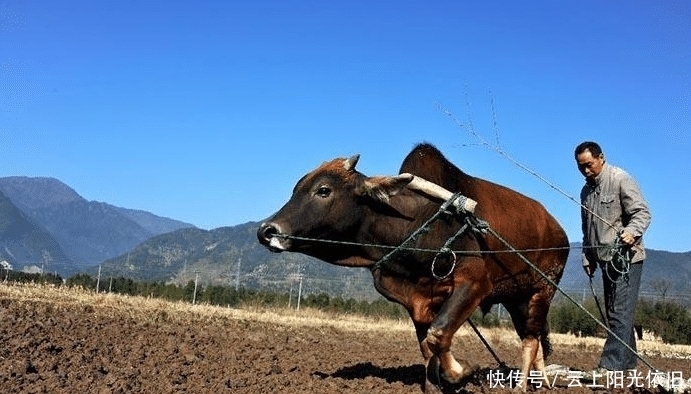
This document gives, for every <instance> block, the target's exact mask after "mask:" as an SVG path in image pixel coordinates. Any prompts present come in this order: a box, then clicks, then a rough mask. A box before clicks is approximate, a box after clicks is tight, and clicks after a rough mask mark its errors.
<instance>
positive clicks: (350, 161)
mask: <svg viewBox="0 0 691 394" xmlns="http://www.w3.org/2000/svg"><path fill="white" fill-rule="evenodd" d="M358 160H360V155H353V156H350V157H349V158H347V159H345V160H343V168H344V169H345V170H346V171H353V170H355V165H357V162H358Z"/></svg>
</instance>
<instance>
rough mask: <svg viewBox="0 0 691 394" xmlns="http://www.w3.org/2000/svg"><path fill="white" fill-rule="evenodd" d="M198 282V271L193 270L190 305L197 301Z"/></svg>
mask: <svg viewBox="0 0 691 394" xmlns="http://www.w3.org/2000/svg"><path fill="white" fill-rule="evenodd" d="M198 282H199V272H195V276H194V294H192V305H195V304H196V303H197V283H198Z"/></svg>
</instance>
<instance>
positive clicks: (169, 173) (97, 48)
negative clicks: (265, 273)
mask: <svg viewBox="0 0 691 394" xmlns="http://www.w3.org/2000/svg"><path fill="white" fill-rule="evenodd" d="M690 37H691V3H689V2H687V1H678V2H670V1H645V2H644V1H558V2H555V1H528V2H516V1H490V2H479V1H478V2H456V1H405V0H400V1H357V0H356V1H348V2H337V1H283V0H271V1H261V0H258V1H257V0H254V1H226V2H218V1H208V2H207V1H194V2H178V1H153V0H152V1H95V2H94V1H88V2H87V1H64V2H63V1H61V2H54V1H46V2H43V1H16V0H0V176H11V175H26V176H49V177H55V178H57V179H60V180H61V181H63V182H65V183H66V184H68V185H69V186H71V187H72V188H74V189H75V190H76V191H77V192H78V193H80V194H81V195H82V196H84V197H85V198H86V199H89V200H96V201H104V202H108V203H111V204H114V205H117V206H122V207H126V208H133V209H143V210H147V211H150V212H153V213H155V214H158V215H162V216H167V217H171V218H175V219H179V220H183V221H187V222H190V223H193V224H195V225H196V226H198V227H201V228H206V229H210V228H216V227H220V226H227V225H235V224H240V223H244V222H247V221H258V220H261V219H263V218H265V217H267V216H269V215H270V214H271V213H272V212H274V211H275V210H277V209H278V208H279V207H280V206H281V205H282V204H283V203H284V202H285V201H286V200H287V199H288V198H289V196H290V192H291V189H292V187H293V185H294V183H295V182H296V181H297V180H298V178H299V177H300V176H302V175H303V174H304V173H306V172H308V171H310V170H312V169H313V168H315V167H316V166H318V165H319V164H321V163H322V162H323V161H326V160H330V159H332V158H334V157H343V156H350V155H352V154H355V153H360V154H361V159H360V163H359V165H358V168H359V170H360V171H362V172H364V173H365V174H368V175H381V174H394V173H396V172H397V171H398V167H399V165H400V162H401V161H402V159H403V157H404V156H405V155H406V154H407V153H408V152H409V151H410V149H412V147H413V146H414V145H415V144H416V143H418V142H421V141H428V142H431V143H433V144H435V145H437V147H438V148H440V149H441V150H442V151H443V152H444V153H445V154H446V155H447V157H449V158H450V159H451V160H452V161H453V162H454V163H456V164H457V165H458V166H459V167H460V168H461V169H463V170H464V171H466V172H468V173H470V174H472V175H475V176H480V177H483V178H486V179H489V180H492V181H495V182H498V183H502V184H505V185H507V186H510V187H512V188H514V189H517V190H518V191H520V192H522V193H524V194H527V195H529V196H531V197H534V198H536V199H538V200H539V201H541V202H542V203H543V204H544V205H545V206H546V207H547V208H548V209H549V210H550V212H552V213H553V214H554V215H555V216H556V217H557V219H558V220H559V221H560V222H561V223H562V225H563V226H564V227H565V228H566V230H567V232H568V234H569V238H570V239H571V241H579V240H580V238H581V234H580V222H579V220H580V219H579V213H578V212H579V211H578V206H577V205H576V204H575V203H573V202H572V201H570V200H569V199H567V198H566V197H564V196H563V195H561V194H559V193H557V192H555V191H554V190H553V189H551V188H550V187H549V186H547V185H546V184H545V183H544V182H542V181H540V180H538V179H537V178H535V177H533V176H532V175H529V174H527V173H526V172H525V171H523V170H522V169H520V168H518V167H517V166H515V165H513V164H511V163H510V162H509V161H508V160H506V159H505V158H503V157H501V156H500V155H498V154H497V153H496V152H494V151H493V150H491V149H488V148H486V147H482V146H479V145H478V141H477V140H476V139H475V138H474V137H473V136H472V135H470V134H469V133H467V131H465V130H464V129H463V128H460V127H459V126H458V125H457V124H456V123H455V122H453V121H452V120H451V119H450V118H449V117H448V116H446V115H445V114H444V112H443V111H441V110H440V109H439V106H440V105H441V106H443V107H445V108H448V109H449V110H451V111H452V112H453V113H454V114H455V116H456V117H457V118H458V119H459V120H460V121H461V122H463V123H464V124H465V125H472V126H473V127H474V129H475V130H476V131H477V132H478V133H480V134H481V135H482V136H484V137H485V138H486V139H487V140H488V141H492V142H494V141H495V135H498V137H499V144H500V146H501V148H503V149H504V150H505V151H506V152H508V153H509V154H510V155H511V156H512V157H514V158H515V159H516V160H518V161H519V162H521V163H523V164H525V165H526V166H528V167H530V168H532V169H533V170H534V171H536V172H538V173H539V174H540V175H541V176H543V177H544V178H546V179H548V180H549V181H550V182H552V183H554V184H555V185H557V186H559V187H560V188H562V189H563V190H564V191H565V192H567V193H568V194H570V195H572V196H578V193H579V190H580V187H581V185H582V183H583V180H582V177H581V175H580V174H579V173H578V171H577V169H576V166H575V163H574V160H573V148H574V147H575V146H576V145H577V144H578V143H579V142H581V141H583V140H587V139H589V140H596V141H598V142H600V143H601V144H602V146H603V148H604V150H605V154H606V157H607V159H608V160H609V162H610V163H612V164H615V165H619V166H621V167H623V168H625V169H626V170H627V171H628V172H630V173H631V174H632V175H633V176H634V177H635V178H636V179H637V181H638V182H639V184H640V185H641V188H642V190H643V193H644V195H645V197H646V198H647V199H648V202H649V203H650V206H651V210H652V213H653V223H652V225H651V227H650V229H649V231H648V233H647V235H646V242H647V246H648V247H650V248H654V249H663V250H671V251H688V250H691V226H690V225H689V223H691V209H689V201H690V200H691V176H689V172H691V155H690V154H689V153H690V152H691V146H690V145H691V144H690V142H691V129H690V127H689V126H690V124H691V108H690V105H689V104H690V101H691V100H690V98H691V95H690V93H691V76H690V75H689V72H690V71H691V38H690Z"/></svg>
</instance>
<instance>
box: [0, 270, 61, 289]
mask: <svg viewBox="0 0 691 394" xmlns="http://www.w3.org/2000/svg"><path fill="white" fill-rule="evenodd" d="M1 281H4V282H18V283H32V282H33V283H41V284H51V285H56V286H59V285H61V284H62V278H61V277H60V275H56V274H45V275H41V274H29V273H26V272H21V271H12V270H6V269H0V282H1Z"/></svg>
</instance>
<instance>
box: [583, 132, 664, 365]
mask: <svg viewBox="0 0 691 394" xmlns="http://www.w3.org/2000/svg"><path fill="white" fill-rule="evenodd" d="M575 156H576V163H577V164H578V170H579V171H580V172H581V174H583V176H585V185H584V186H583V189H582V190H581V225H582V228H583V269H584V270H585V272H586V273H587V274H588V276H590V277H591V278H592V276H593V275H594V274H595V270H596V269H597V267H598V266H600V267H601V269H602V281H603V287H604V293H605V310H606V315H607V323H608V326H609V328H610V329H611V330H612V332H613V333H614V334H616V335H617V336H618V337H619V338H620V339H621V340H623V341H624V342H625V343H626V344H627V345H628V346H629V347H630V348H631V349H633V350H636V339H635V336H634V330H633V315H634V310H635V309H636V302H637V300H638V288H639V285H640V282H641V271H642V269H643V261H644V260H645V249H644V247H643V233H644V232H645V230H646V229H647V228H648V225H649V224H650V211H649V210H648V204H647V203H646V201H645V199H644V198H643V195H642V194H641V191H640V189H639V187H638V185H637V184H636V181H634V179H633V178H632V177H631V176H630V175H629V174H627V173H626V172H625V171H624V170H622V169H621V168H618V167H615V166H613V165H610V164H608V163H607V162H606V160H605V155H604V154H603V153H602V149H601V148H600V146H599V145H598V144H597V143H595V142H591V141H586V142H583V143H581V144H579V145H578V146H577V147H576V150H575ZM636 364H637V357H636V355H635V354H634V353H632V352H631V351H630V350H629V349H627V348H626V346H624V345H623V344H622V343H621V342H619V340H617V339H616V338H615V337H614V336H612V334H608V336H607V340H606V341H605V345H604V348H603V349H602V355H601V356H600V363H599V364H598V368H597V369H595V370H594V371H592V372H590V374H589V375H590V376H588V377H592V376H595V377H598V376H604V375H605V374H606V373H607V371H627V370H631V369H635V368H636ZM586 375H588V374H586Z"/></svg>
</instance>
